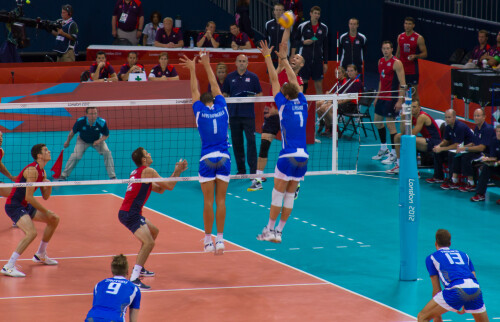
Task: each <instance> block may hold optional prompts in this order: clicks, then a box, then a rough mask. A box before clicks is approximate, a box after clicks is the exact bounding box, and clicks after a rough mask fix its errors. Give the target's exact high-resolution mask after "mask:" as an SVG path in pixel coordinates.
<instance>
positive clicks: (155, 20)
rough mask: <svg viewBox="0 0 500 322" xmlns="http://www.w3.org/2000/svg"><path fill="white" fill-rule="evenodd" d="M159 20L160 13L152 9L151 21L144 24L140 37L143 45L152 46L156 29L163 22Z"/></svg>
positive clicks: (158, 28)
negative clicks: (141, 36)
mask: <svg viewBox="0 0 500 322" xmlns="http://www.w3.org/2000/svg"><path fill="white" fill-rule="evenodd" d="M160 21H161V13H160V12H158V11H153V13H152V14H151V22H150V23H148V24H146V26H144V30H143V32H142V34H143V35H144V37H143V38H142V44H143V45H144V46H154V44H155V39H156V33H157V32H158V30H160V29H162V28H163V24H162V23H161V22H160Z"/></svg>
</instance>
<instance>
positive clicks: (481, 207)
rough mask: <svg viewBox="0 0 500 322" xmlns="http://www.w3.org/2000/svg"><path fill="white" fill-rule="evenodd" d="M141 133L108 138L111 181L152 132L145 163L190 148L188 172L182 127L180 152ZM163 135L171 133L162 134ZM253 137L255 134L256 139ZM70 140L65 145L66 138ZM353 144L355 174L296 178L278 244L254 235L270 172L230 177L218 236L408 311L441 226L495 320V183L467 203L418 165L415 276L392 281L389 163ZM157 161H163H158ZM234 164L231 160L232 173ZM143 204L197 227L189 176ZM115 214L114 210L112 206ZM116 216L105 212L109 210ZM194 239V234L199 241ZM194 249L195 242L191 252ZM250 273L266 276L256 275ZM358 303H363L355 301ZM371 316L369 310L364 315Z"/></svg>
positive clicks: (412, 310)
mask: <svg viewBox="0 0 500 322" xmlns="http://www.w3.org/2000/svg"><path fill="white" fill-rule="evenodd" d="M147 131H153V130H146V132H145V133H139V132H137V133H132V134H131V136H130V138H131V140H132V143H130V145H128V146H126V147H121V148H117V147H116V146H114V143H112V142H110V147H111V150H112V151H113V155H114V157H115V159H116V160H117V161H116V170H117V173H118V176H119V178H128V173H129V172H130V171H131V170H133V169H134V166H133V164H132V162H129V161H126V160H130V159H129V158H130V157H129V155H130V153H131V147H132V146H133V145H134V144H136V143H137V142H140V141H141V140H142V141H143V142H148V138H151V137H155V138H158V137H160V138H159V139H158V141H156V142H155V141H154V142H148V145H147V149H148V150H149V151H150V152H152V154H153V159H154V160H155V163H153V165H152V167H154V168H156V169H158V168H161V169H162V171H161V172H160V175H162V176H169V175H170V173H171V171H172V170H173V167H172V165H173V163H174V162H175V161H177V160H178V159H179V157H182V155H183V153H184V155H186V154H189V153H191V154H193V156H192V157H191V159H190V160H188V161H189V162H190V165H189V166H190V171H189V173H188V174H187V175H195V174H196V171H197V168H198V164H197V162H196V157H195V156H194V155H197V154H198V153H199V150H198V149H199V146H195V147H192V146H187V145H188V144H185V143H183V142H185V141H183V140H184V139H186V137H187V135H186V133H181V132H179V133H180V134H179V135H181V136H182V137H181V138H182V140H181V138H179V140H178V141H175V140H174V141H171V142H170V144H171V145H174V146H175V149H177V151H178V152H179V153H178V154H177V155H172V156H169V158H168V160H167V156H166V155H163V154H162V153H163V152H162V149H163V148H162V147H163V145H164V144H165V142H166V139H167V138H166V137H162V135H153V133H152V132H147ZM155 131H157V130H155ZM156 134H157V133H156ZM9 135H10V134H9ZM66 135H67V133H66V132H65V133H59V134H57V135H56V136H58V139H54V141H53V142H51V144H53V145H55V143H56V141H59V142H60V143H59V147H61V146H62V142H63V141H64V139H65V137H66ZM190 135H191V136H192V138H190V139H189V140H188V141H189V142H196V141H197V140H199V138H198V137H197V136H196V135H195V133H191V134H190ZM36 139H37V138H36V136H35V137H32V138H24V139H23V140H24V141H26V142H23V144H24V145H29V144H31V143H32V142H35V140H36ZM110 139H111V137H110ZM168 139H169V140H172V139H171V137H170V136H169V137H168ZM10 140H12V141H10V142H9V136H7V135H6V136H4V149H6V150H7V152H8V150H9V149H8V147H9V146H12V144H14V142H13V140H14V139H13V138H12V139H10ZM61 140H62V141H61ZM321 140H322V142H321V143H320V144H315V146H314V147H313V146H311V147H310V148H309V150H310V151H311V165H314V166H312V168H315V169H316V170H318V169H320V168H321V167H323V165H319V164H318V165H315V162H316V161H315V160H314V158H319V157H318V156H317V154H315V153H319V152H318V151H316V150H320V148H319V146H320V145H321V146H324V148H323V149H325V151H326V152H325V151H323V153H324V156H323V157H324V158H325V159H324V161H323V162H322V164H323V163H330V164H331V151H330V152H328V148H327V147H326V146H328V145H329V144H330V145H331V139H328V138H321ZM136 141H137V142H136ZM259 141H260V140H259V137H258V139H257V142H258V144H257V146H259ZM72 143H73V144H74V140H73V142H72ZM360 143H361V145H370V144H376V143H378V142H376V141H375V140H374V138H373V135H372V134H371V133H369V137H368V138H365V137H364V136H363V137H362V138H361V142H360ZM193 144H195V143H193ZM198 144H199V143H198ZM339 145H341V146H343V147H344V148H343V149H345V150H346V151H348V149H347V147H348V146H350V145H352V149H351V150H352V151H354V154H353V155H351V154H349V157H348V158H354V162H355V159H356V157H357V155H356V153H357V148H358V139H357V136H356V135H355V136H354V139H353V140H349V139H347V138H342V139H340V140H339ZM273 147H276V148H278V144H277V143H273ZM51 148H52V150H53V159H54V160H55V159H56V158H57V155H58V153H59V148H57V147H55V146H54V147H51ZM71 151H72V147H70V148H69V150H67V151H66V152H65V157H64V159H65V161H66V160H67V159H68V157H69V154H70V152H71ZM190 151H195V153H193V152H190ZM272 151H275V150H271V152H270V153H273V152H272ZM359 151H360V153H359V162H358V165H357V168H358V172H359V173H358V174H357V175H325V176H308V177H306V180H305V181H304V182H303V183H302V184H301V188H300V195H299V198H298V199H297V200H296V201H295V205H294V209H293V212H292V215H291V217H290V220H289V221H288V223H287V225H286V226H285V229H284V232H283V242H282V243H281V244H272V243H267V242H260V241H257V240H256V238H255V237H256V235H257V234H258V233H260V231H261V230H262V228H263V227H264V226H265V225H266V224H267V220H268V215H269V205H270V202H271V191H272V187H273V182H272V178H271V179H270V180H268V181H267V182H265V183H264V190H261V191H256V192H247V187H248V186H249V185H250V181H249V180H248V179H246V180H232V181H231V183H230V185H229V189H228V195H227V199H226V205H227V217H226V227H225V234H224V237H225V239H227V240H229V241H231V242H235V243H237V244H239V245H241V246H243V247H246V248H248V249H251V250H253V251H255V252H258V253H261V254H264V255H266V256H268V257H271V258H273V259H275V260H278V261H280V262H283V263H286V264H288V265H290V266H293V267H296V268H298V269H300V270H303V271H305V272H307V273H310V274H312V275H315V276H318V277H320V278H323V279H325V280H327V281H330V282H332V283H335V284H337V285H339V286H342V287H344V288H346V289H348V290H351V291H353V292H356V293H359V294H361V295H363V296H365V297H368V298H371V299H373V300H375V301H378V302H381V303H383V304H385V305H387V306H390V307H392V308H395V309H397V310H400V311H402V312H404V313H407V314H409V315H411V316H413V317H416V316H417V314H418V312H419V311H420V309H421V308H423V307H424V305H425V304H426V303H427V302H428V301H429V300H430V298H431V294H432V288H431V283H430V279H429V277H428V274H427V270H426V268H425V257H426V256H427V255H428V254H430V253H432V252H433V251H434V250H435V247H434V234H435V232H436V230H437V229H439V228H445V229H448V230H449V231H450V232H451V234H452V248H458V249H460V250H462V251H464V252H466V253H468V254H469V256H470V257H471V259H472V261H473V263H474V265H475V268H476V273H477V277H478V280H479V283H480V285H481V287H482V290H483V296H484V299H485V303H486V307H487V309H488V313H489V317H490V319H492V320H493V319H500V291H499V289H498V288H497V287H498V280H499V278H498V276H499V273H498V272H499V271H500V259H499V258H497V257H496V256H497V254H499V253H500V240H499V238H498V235H497V234H498V227H500V206H498V205H496V203H495V201H496V200H497V199H500V189H499V188H498V187H489V189H488V192H487V199H486V202H480V203H473V202H471V201H469V198H470V197H471V196H472V195H473V193H462V192H459V191H445V190H442V189H440V188H439V186H438V185H436V184H434V185H430V184H427V183H425V178H428V177H430V176H431V175H432V173H431V172H430V170H421V171H420V172H421V175H422V179H420V187H421V190H420V191H421V198H420V199H421V217H420V225H419V241H418V257H419V262H418V280H417V281H414V282H401V281H399V260H400V253H399V214H398V180H397V176H391V175H387V174H385V173H384V172H383V171H384V170H387V169H389V167H390V166H385V165H382V164H381V163H380V162H379V161H373V160H371V156H372V155H374V154H376V152H377V151H378V147H376V146H367V147H365V146H361V147H360V150H359ZM328 153H329V154H330V159H328V156H327V155H328ZM346 153H347V152H346ZM349 153H350V152H349ZM159 156H160V157H159ZM26 157H27V158H26ZM25 160H27V161H28V162H29V154H27V155H26V156H24V157H23V158H21V159H20V160H17V163H16V165H14V164H12V165H10V164H7V165H8V167H9V168H10V169H12V170H11V172H13V173H17V171H19V170H20V167H21V165H23V164H25V163H23V162H24V161H25ZM351 161H352V160H351ZM351 161H349V162H351ZM4 162H5V160H4ZM164 162H167V164H163V163H164ZM272 162H273V161H272V160H271V159H270V162H269V163H270V164H268V168H267V169H268V170H267V171H268V172H269V171H272V168H273V167H274V164H271V163H272ZM343 162H348V161H343ZM102 164H103V161H102V157H100V156H99V155H98V154H97V153H96V152H95V150H93V149H89V151H87V153H86V154H85V156H84V159H83V160H82V161H81V163H80V164H78V166H77V168H76V169H75V172H74V177H73V178H70V179H74V180H81V179H82V178H83V176H84V175H85V173H89V171H90V169H91V168H93V167H98V168H99V171H102V172H100V173H96V176H97V177H98V178H99V179H105V178H106V176H105V171H104V167H103V166H102ZM344 164H347V163H344ZM49 166H51V164H49ZM16 167H19V169H16ZM346 167H348V166H347V165H346ZM235 168H236V166H235V164H234V162H233V172H234V171H235ZM14 169H16V170H14ZM48 170H49V169H47V172H48V173H49V171H48ZM94 179H96V178H94ZM125 189H126V185H124V184H118V185H101V186H67V187H55V188H54V189H53V194H75V193H81V194H95V193H115V194H117V195H119V196H124V195H125ZM147 206H148V207H150V208H152V209H154V210H156V211H159V212H161V213H164V214H165V215H168V216H171V217H173V218H175V219H178V220H180V221H182V222H185V223H188V224H190V225H193V226H195V227H198V228H203V218H202V209H203V197H202V193H201V190H200V187H199V183H197V182H179V183H178V184H177V185H176V187H175V189H174V190H173V191H167V192H165V194H163V195H158V194H155V193H152V194H151V197H150V199H149V201H148V203H147ZM116 211H117V212H118V209H117V210H116ZM115 215H116V214H110V216H115ZM61 217H62V220H64V214H61ZM4 220H5V218H4ZM166 233H167V234H168V232H166ZM202 237H203V235H202V234H201V233H200V239H202ZM159 238H161V236H160V237H159ZM202 247H203V245H202V242H201V241H200V250H201V249H202ZM255 273H256V274H265V272H255ZM332 305H335V303H332ZM339 309H341V308H339ZM359 309H360V310H363V308H362V307H360V308H359ZM471 318H472V316H471V315H470V314H466V315H458V314H455V313H447V314H445V315H444V319H445V321H468V320H470V319H471ZM376 320H377V318H376V317H374V318H373V321H376ZM408 320H411V318H408Z"/></svg>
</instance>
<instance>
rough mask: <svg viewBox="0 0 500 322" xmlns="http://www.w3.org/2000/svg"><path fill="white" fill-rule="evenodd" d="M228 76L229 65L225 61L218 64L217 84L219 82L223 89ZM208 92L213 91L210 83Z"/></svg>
mask: <svg viewBox="0 0 500 322" xmlns="http://www.w3.org/2000/svg"><path fill="white" fill-rule="evenodd" d="M226 77H227V65H226V64H225V63H223V62H220V63H218V64H217V68H216V70H215V78H216V80H217V84H219V88H220V90H221V91H222V86H223V85H224V81H225V80H226ZM207 91H208V92H210V93H211V92H212V87H211V86H210V84H208V90H207Z"/></svg>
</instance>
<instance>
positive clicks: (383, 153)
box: [372, 149, 391, 160]
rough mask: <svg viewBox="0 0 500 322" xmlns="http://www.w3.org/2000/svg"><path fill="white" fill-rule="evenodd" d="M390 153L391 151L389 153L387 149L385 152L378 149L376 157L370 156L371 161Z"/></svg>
mask: <svg viewBox="0 0 500 322" xmlns="http://www.w3.org/2000/svg"><path fill="white" fill-rule="evenodd" d="M390 152H391V151H389V149H385V150H382V149H380V150H378V153H377V155H374V156H372V160H380V159H382V158H383V157H385V156H387V155H389V153H390Z"/></svg>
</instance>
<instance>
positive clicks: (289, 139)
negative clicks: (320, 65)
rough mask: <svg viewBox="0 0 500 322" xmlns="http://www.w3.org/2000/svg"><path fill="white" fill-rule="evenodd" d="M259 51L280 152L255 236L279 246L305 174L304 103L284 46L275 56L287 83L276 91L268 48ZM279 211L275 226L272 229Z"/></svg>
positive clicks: (269, 49) (277, 82)
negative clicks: (262, 222)
mask: <svg viewBox="0 0 500 322" xmlns="http://www.w3.org/2000/svg"><path fill="white" fill-rule="evenodd" d="M260 47H261V48H259V50H260V51H261V53H262V55H263V56H264V59H265V61H266V66H267V70H268V73H269V79H270V80H271V85H272V89H273V96H274V101H275V102H276V106H278V107H279V110H278V111H279V117H280V126H281V139H282V149H281V151H280V154H279V158H278V162H277V164H276V168H275V173H274V189H273V192H272V201H271V211H270V213H269V221H268V224H267V226H266V227H264V229H263V230H262V234H260V235H258V236H257V239H258V240H265V241H271V242H276V243H280V242H281V238H282V232H283V227H284V226H285V224H286V221H287V219H288V217H289V216H290V214H291V212H292V209H293V202H294V195H295V191H296V188H297V186H298V184H299V182H300V181H301V180H304V175H305V173H306V171H307V161H308V159H309V154H308V153H307V150H306V121H307V101H306V98H305V96H304V94H302V91H301V89H300V87H299V84H298V82H297V78H296V77H295V73H294V72H293V70H292V67H291V66H290V64H289V63H288V61H287V57H286V52H287V45H286V44H284V43H281V44H280V51H279V53H277V54H278V57H279V59H280V60H281V63H283V64H284V67H285V70H286V73H287V75H288V79H289V83H286V84H284V85H283V86H281V88H280V84H279V81H278V75H277V74H276V70H275V69H274V66H273V62H272V60H271V51H272V48H273V47H271V48H269V47H268V46H267V42H264V41H261V42H260ZM280 212H281V218H280V222H279V224H278V225H277V226H276V228H275V227H274V225H275V223H276V219H277V218H278V216H279V214H280Z"/></svg>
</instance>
